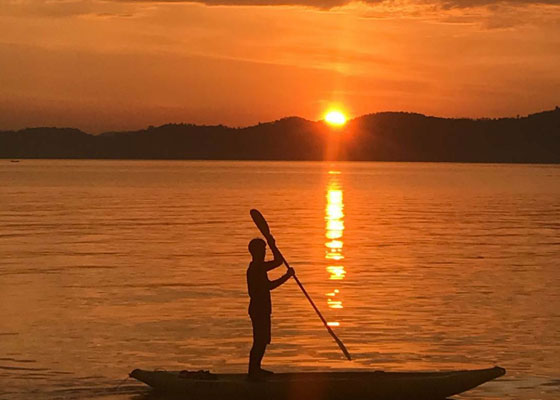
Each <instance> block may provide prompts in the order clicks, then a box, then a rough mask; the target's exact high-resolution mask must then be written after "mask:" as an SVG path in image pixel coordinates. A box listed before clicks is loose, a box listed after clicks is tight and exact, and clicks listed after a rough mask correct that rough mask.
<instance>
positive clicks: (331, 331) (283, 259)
mask: <svg viewBox="0 0 560 400" xmlns="http://www.w3.org/2000/svg"><path fill="white" fill-rule="evenodd" d="M278 252H279V253H280V250H278ZM280 256H281V257H282V261H284V264H285V265H286V268H290V264H288V261H286V259H285V258H284V256H283V255H282V253H280ZM294 280H295V281H296V283H297V284H298V286H299V288H300V289H301V291H302V292H303V294H304V295H305V297H306V298H307V300H309V303H310V304H311V307H313V309H314V310H315V312H316V313H317V315H318V316H319V318H320V319H321V322H322V323H323V325H324V326H325V328H327V331H328V332H329V334H330V335H331V336H332V338H333V339H334V341H335V342H336V344H337V345H338V347H340V350H342V353H344V356H345V357H346V358H347V359H348V360H350V361H352V357H351V356H350V353H349V352H348V349H346V346H345V345H344V343H342V340H340V339H339V338H338V336H336V334H335V333H334V331H333V330H332V329H331V327H330V326H329V324H328V322H327V320H326V319H325V317H323V314H321V311H319V309H318V308H317V306H316V305H315V302H314V301H313V299H312V298H311V296H310V295H309V293H307V290H305V288H304V287H303V284H302V283H301V282H300V281H299V279H298V277H297V276H296V275H295V274H294Z"/></svg>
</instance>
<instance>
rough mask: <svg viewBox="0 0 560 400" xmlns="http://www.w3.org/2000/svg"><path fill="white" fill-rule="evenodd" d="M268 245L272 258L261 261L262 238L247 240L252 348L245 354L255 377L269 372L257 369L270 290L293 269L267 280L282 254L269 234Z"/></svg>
mask: <svg viewBox="0 0 560 400" xmlns="http://www.w3.org/2000/svg"><path fill="white" fill-rule="evenodd" d="M268 245H269V246H270V249H271V250H272V254H273V255H274V259H273V260H272V261H265V260H264V256H265V254H266V243H265V242H264V240H262V239H253V240H251V241H250V242H249V252H250V253H251V256H253V259H252V260H251V262H250V263H249V268H247V288H248V290H249V296H250V297H251V301H250V303H249V316H250V317H251V323H252V324H253V347H252V348H251V353H250V355H249V377H250V378H258V377H261V376H263V375H267V374H272V372H270V371H267V370H264V369H262V368H261V361H262V358H263V356H264V352H265V350H266V346H267V345H268V344H269V343H270V337H271V332H270V314H271V313H272V302H271V300H270V291H271V290H272V289H275V288H277V287H278V286H280V285H282V284H283V283H284V282H286V281H287V280H288V279H290V277H291V276H293V275H294V270H293V268H289V269H288V271H287V272H286V273H285V274H284V275H283V276H282V277H281V278H278V279H276V280H274V281H270V280H269V279H268V275H267V272H268V271H270V270H272V269H274V268H277V267H279V266H281V265H282V263H283V260H282V255H281V254H280V252H279V251H278V248H277V247H276V242H275V240H274V238H273V237H272V236H270V238H269V239H268Z"/></svg>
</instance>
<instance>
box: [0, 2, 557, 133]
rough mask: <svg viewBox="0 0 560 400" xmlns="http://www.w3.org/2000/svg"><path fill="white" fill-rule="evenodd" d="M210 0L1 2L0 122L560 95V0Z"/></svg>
mask: <svg viewBox="0 0 560 400" xmlns="http://www.w3.org/2000/svg"><path fill="white" fill-rule="evenodd" d="M205 3H206V4H203V3H189V2H181V1H168V2H163V1H162V2H153V1H118V0H106V1H99V0H50V1H42V0H0V88H1V89H0V129H14V128H23V127H27V126H44V125H49V126H53V125H54V126H73V127H78V128H81V129H84V130H86V131H89V132H99V131H104V130H110V129H135V128H142V127H145V126H147V125H159V124H163V123H166V122H193V123H209V124H218V123H223V124H226V125H233V126H244V125H250V124H254V123H257V122H259V121H268V120H273V119H278V118H281V117H284V116H288V115H298V116H301V117H305V118H309V119H319V118H321V116H322V114H323V112H324V110H325V109H326V108H327V107H328V106H329V105H331V104H339V105H341V106H342V107H343V108H344V109H345V110H347V111H348V112H349V113H350V115H352V116H357V115H361V114H365V113H370V112H376V111H388V110H395V111H399V110H403V111H415V112H421V113H426V114H432V115H438V116H469V117H482V116H488V117H495V116H511V115H516V114H527V113H530V112H535V111H539V110H543V109H550V108H553V107H554V106H555V105H557V104H558V105H560V0H551V1H544V2H532V1H525V0H516V1H510V2H494V1H491V0H449V1H448V0H418V1H407V0H403V1H398V0H397V1H390V2H388V1H385V2H383V1H368V2H361V3H356V2H351V3H348V2H345V1H343V0H326V1H321V0H311V1H299V0H284V1H282V0H280V1H278V0H269V1H266V0H240V1H235V0H231V1H229V0H218V1H215V0H208V1H206V2H205ZM301 3H305V4H306V5H301ZM309 5H312V6H309Z"/></svg>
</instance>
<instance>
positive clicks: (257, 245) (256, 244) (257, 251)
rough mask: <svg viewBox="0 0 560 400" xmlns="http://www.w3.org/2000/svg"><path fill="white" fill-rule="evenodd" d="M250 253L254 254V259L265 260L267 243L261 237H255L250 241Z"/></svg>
mask: <svg viewBox="0 0 560 400" xmlns="http://www.w3.org/2000/svg"><path fill="white" fill-rule="evenodd" d="M249 253H251V255H252V256H253V260H264V255H265V253H266V243H265V241H264V240H262V239H260V238H256V239H253V240H251V241H250V242H249Z"/></svg>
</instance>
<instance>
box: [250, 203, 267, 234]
mask: <svg viewBox="0 0 560 400" xmlns="http://www.w3.org/2000/svg"><path fill="white" fill-rule="evenodd" d="M250 214H251V218H252V219H253V222H254V223H255V225H257V228H259V231H261V233H262V234H263V235H264V237H269V236H270V228H269V227H268V222H266V219H264V217H263V215H262V214H261V212H260V211H259V210H257V209H254V208H253V209H252V210H251V211H250Z"/></svg>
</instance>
